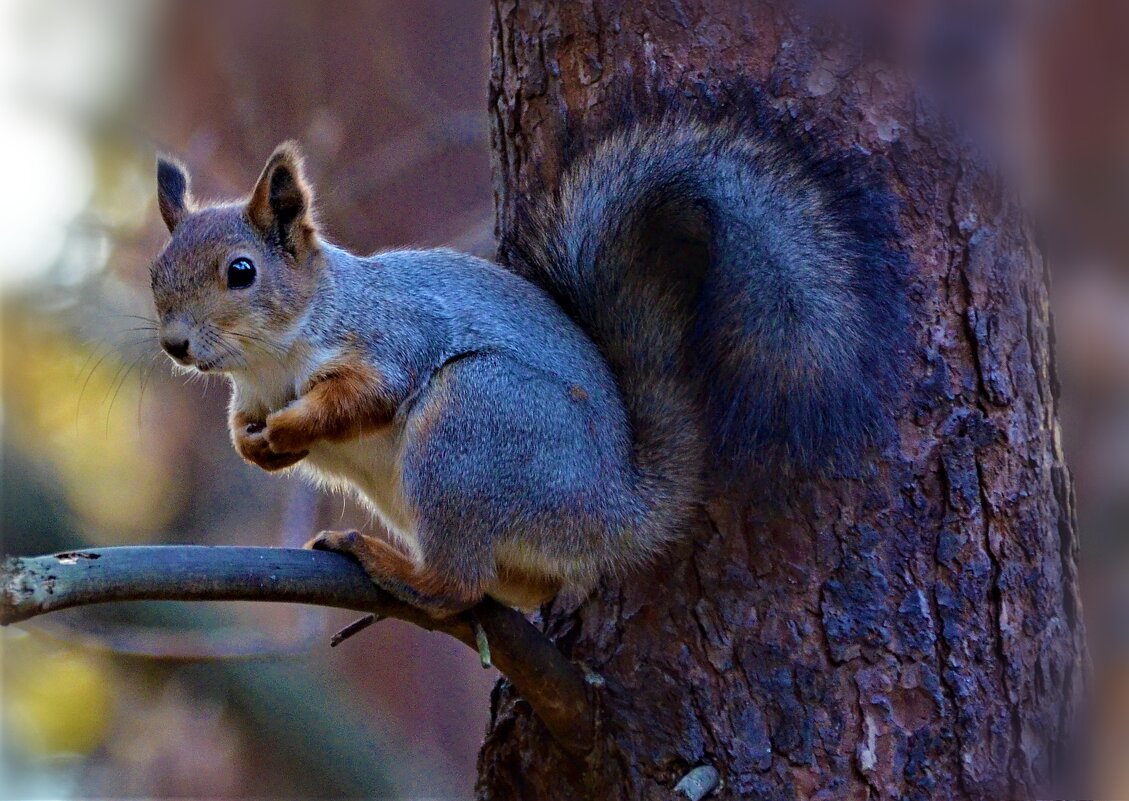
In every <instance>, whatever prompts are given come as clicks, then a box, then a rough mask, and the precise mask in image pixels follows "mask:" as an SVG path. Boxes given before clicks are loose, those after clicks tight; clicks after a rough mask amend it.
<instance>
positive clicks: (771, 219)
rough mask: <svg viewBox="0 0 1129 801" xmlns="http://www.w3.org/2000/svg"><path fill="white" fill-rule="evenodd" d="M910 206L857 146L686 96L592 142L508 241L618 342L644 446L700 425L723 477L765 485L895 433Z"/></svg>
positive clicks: (519, 263)
mask: <svg viewBox="0 0 1129 801" xmlns="http://www.w3.org/2000/svg"><path fill="white" fill-rule="evenodd" d="M894 212H895V204H894V201H893V199H892V196H891V195H890V194H889V193H888V192H887V191H885V190H884V189H882V188H881V185H880V183H879V182H878V181H877V180H875V179H874V178H871V177H869V176H868V174H867V171H866V170H865V169H861V165H859V164H855V163H851V162H850V161H848V160H844V159H835V158H826V157H825V158H820V157H816V156H813V155H811V154H810V153H808V152H806V151H805V150H804V149H803V147H801V146H797V144H796V143H781V142H780V141H779V140H777V139H772V140H769V139H768V138H767V137H766V136H764V135H762V134H758V133H756V132H755V131H753V130H750V129H749V128H748V127H747V126H745V125H744V124H742V123H741V122H740V121H734V120H729V121H726V120H722V121H720V122H715V121H709V122H706V121H702V120H700V119H698V118H696V117H695V116H693V115H691V114H687V113H681V112H680V113H668V114H667V115H665V116H664V117H662V118H660V119H659V120H657V121H652V122H649V123H645V124H643V123H641V124H636V125H634V126H633V127H630V128H628V129H626V130H623V131H620V132H619V133H616V134H613V135H611V136H610V137H607V138H606V139H604V140H603V141H602V142H601V143H600V144H599V145H598V146H597V147H596V148H595V149H594V150H592V151H590V152H589V153H587V154H586V155H582V156H581V157H580V158H579V159H577V160H575V161H574V162H573V163H572V164H571V165H570V166H569V167H568V168H567V169H566V171H565V174H564V177H563V178H562V180H561V183H560V187H559V190H558V191H557V192H556V193H555V194H553V195H551V196H548V197H545V198H542V199H540V200H538V201H535V202H534V203H532V204H531V205H529V206H527V207H524V208H519V217H518V224H517V225H515V230H514V232H513V234H512V235H511V236H510V238H509V239H507V240H506V241H504V242H503V243H502V252H503V254H506V255H507V256H508V258H509V260H510V261H511V262H513V263H514V265H515V267H516V268H517V269H518V270H519V271H520V272H522V273H523V274H525V275H526V276H527V277H529V278H530V279H532V280H534V281H536V282H537V283H539V284H540V285H541V286H542V287H544V288H545V289H546V290H547V291H549V292H550V294H552V295H553V296H554V297H555V298H556V299H557V301H558V302H559V303H560V304H561V305H562V306H563V307H564V309H565V310H566V311H567V312H568V313H569V314H570V315H572V316H573V318H574V319H575V320H576V321H577V322H578V323H579V324H580V326H581V327H583V328H584V329H585V330H586V331H588V332H589V334H590V335H591V336H592V337H593V338H594V339H595V340H596V342H597V344H598V345H599V346H600V348H601V349H602V351H603V353H604V355H605V357H606V358H607V360H608V361H609V363H610V364H611V366H612V370H613V372H614V373H615V374H616V376H617V377H618V380H619V383H620V389H621V392H622V393H623V395H624V398H625V402H626V405H627V408H628V413H629V416H630V419H631V421H632V425H633V428H634V431H635V436H636V441H637V442H636V447H637V458H638V459H639V461H640V462H641V463H642V464H646V463H647V462H649V461H652V460H653V459H654V458H655V456H656V454H661V453H665V454H667V455H668V457H669V455H670V454H671V452H672V451H671V445H677V446H679V447H682V446H684V442H683V440H684V439H685V437H686V434H685V432H686V430H687V429H688V428H694V427H695V426H698V425H700V426H701V427H702V429H703V431H704V434H705V437H706V442H707V444H708V447H709V453H708V458H709V463H710V464H716V465H717V469H714V470H711V471H710V473H711V476H710V480H711V482H714V483H720V484H733V483H736V484H740V485H747V486H752V485H753V484H763V483H764V482H765V481H766V480H769V481H771V480H772V478H773V477H784V476H792V475H796V474H810V473H821V472H825V471H827V470H831V469H843V468H849V467H850V466H851V465H852V464H854V463H855V462H856V461H857V458H858V455H859V453H860V451H861V450H863V449H864V448H866V447H867V446H869V445H873V444H875V443H880V442H882V441H884V440H885V439H886V438H887V436H888V435H889V434H890V432H891V430H892V420H893V410H892V406H893V403H894V398H895V395H896V393H897V383H898V372H899V371H898V364H899V361H900V360H899V358H898V356H897V351H898V347H899V337H900V336H901V332H902V331H903V330H904V322H905V310H904V299H903V298H904V291H903V288H902V275H901V273H902V267H903V264H904V257H903V256H902V254H900V253H899V252H898V251H897V250H896V249H895V247H894V239H895V236H896V230H897V229H896V223H895V218H894V216H895V215H894ZM678 458H681V457H678Z"/></svg>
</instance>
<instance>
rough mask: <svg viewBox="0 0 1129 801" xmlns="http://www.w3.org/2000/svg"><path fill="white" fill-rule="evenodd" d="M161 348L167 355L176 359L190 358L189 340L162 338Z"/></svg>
mask: <svg viewBox="0 0 1129 801" xmlns="http://www.w3.org/2000/svg"><path fill="white" fill-rule="evenodd" d="M161 347H162V348H164V349H165V353H167V354H168V355H169V356H172V357H173V358H174V359H183V358H185V357H187V356H188V340H187V339H169V338H166V337H161Z"/></svg>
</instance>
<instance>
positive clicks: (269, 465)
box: [235, 423, 309, 472]
mask: <svg viewBox="0 0 1129 801" xmlns="http://www.w3.org/2000/svg"><path fill="white" fill-rule="evenodd" d="M252 429H256V430H252ZM265 430H266V426H265V425H263V424H262V423H250V424H248V425H247V426H246V427H245V428H244V430H243V432H242V433H241V434H240V435H239V436H238V437H237V438H236V442H235V449H236V450H237V451H239V455H240V456H242V457H243V458H244V459H246V460H247V461H248V462H251V464H254V465H258V466H259V467H261V468H263V469H264V470H267V471H270V472H274V471H275V470H285V469H286V468H287V467H292V466H293V465H295V464H297V463H298V462H300V461H302V460H303V459H305V458H306V456H307V455H309V451H297V452H294V453H279V452H277V451H275V450H273V449H272V448H271V446H270V443H269V442H267V439H266V437H265V436H264V435H263V432H264V431H265Z"/></svg>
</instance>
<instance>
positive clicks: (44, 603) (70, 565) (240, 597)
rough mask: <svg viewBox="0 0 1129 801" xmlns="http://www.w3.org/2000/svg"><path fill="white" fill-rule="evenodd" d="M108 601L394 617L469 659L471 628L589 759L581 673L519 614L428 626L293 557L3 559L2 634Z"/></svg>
mask: <svg viewBox="0 0 1129 801" xmlns="http://www.w3.org/2000/svg"><path fill="white" fill-rule="evenodd" d="M108 601H274V602H279V601H281V602H287V603H304V604H317V605H319V606H332V607H337V608H339V609H353V610H356V611H359V612H369V613H372V614H375V615H378V616H382V617H394V618H398V619H400V620H405V621H407V622H409V623H414V624H415V625H417V626H420V627H421V628H424V629H428V630H430V631H440V632H443V633H444V634H448V635H450V636H452V637H454V638H455V639H457V640H459V641H460V642H462V643H464V644H465V645H467V646H469V647H470V648H472V649H473V650H475V651H476V652H480V651H481V648H480V645H481V643H480V642H479V639H480V638H476V636H475V632H474V630H473V629H472V626H471V624H470V622H469V621H470V619H471V616H473V618H474V619H476V620H477V622H478V624H479V625H480V626H481V628H482V631H483V632H484V633H485V635H486V639H487V640H488V642H489V647H490V653H491V654H492V657H493V662H494V665H495V666H496V667H497V668H498V670H500V671H501V672H502V673H503V674H504V675H505V676H506V677H507V678H509V680H510V681H511V682H513V685H514V687H515V688H516V689H517V691H518V692H519V693H521V695H522V696H523V697H524V698H525V699H526V700H527V701H528V702H529V704H530V706H532V707H533V709H534V710H535V711H536V712H537V714H538V716H539V717H540V718H541V720H542V722H544V724H545V726H546V728H547V729H548V730H549V732H550V733H551V734H552V735H553V737H554V739H556V741H557V742H558V743H559V744H560V745H561V747H562V748H564V749H565V750H566V751H568V752H569V753H572V754H574V755H577V756H583V755H585V754H587V753H588V752H589V751H590V750H591V749H592V747H593V744H594V737H595V714H594V704H593V703H592V699H591V698H590V696H589V689H588V684H587V683H586V682H585V680H584V675H583V672H582V671H581V670H580V668H578V667H577V666H576V665H574V664H572V663H571V662H569V661H568V660H567V659H565V657H564V656H563V655H562V654H561V652H560V651H559V650H557V648H556V646H555V645H553V643H552V642H550V641H549V640H548V639H547V638H546V637H545V636H544V635H543V634H542V633H541V632H539V631H538V630H537V629H536V628H534V626H533V625H532V624H531V623H530V622H529V621H528V620H526V619H525V618H524V617H523V616H522V615H521V614H520V613H519V612H517V611H515V610H513V609H510V608H508V607H504V606H502V605H500V604H498V603H496V602H494V601H492V600H489V599H487V600H486V601H484V602H482V603H480V604H479V605H478V606H476V607H475V608H474V609H473V610H472V611H471V612H470V613H468V614H467V615H462V616H456V617H452V618H448V619H446V620H434V619H432V618H431V617H429V616H428V615H427V614H425V613H424V612H422V611H421V610H419V609H417V608H415V607H414V606H411V605H409V604H406V603H404V602H402V601H400V600H398V599H397V598H395V597H393V596H392V595H390V594H388V593H386V592H384V591H383V590H381V589H380V588H379V587H377V586H376V585H375V584H373V583H372V581H371V580H370V579H369V577H368V576H367V575H366V574H365V572H364V571H363V570H362V569H361V568H360V566H359V565H357V564H356V563H355V562H353V561H352V560H350V559H348V558H346V557H344V556H342V555H340V554H335V553H330V552H328V551H312V550H304V549H298V548H249V547H208V546H201V545H160V546H139V547H120V548H95V549H90V550H85V551H72V552H69V553H60V554H55V555H52V556H37V557H9V558H7V559H5V560H4V565H3V568H2V570H0V625H8V624H10V623H18V622H20V621H22V620H28V619H30V618H33V617H36V616H38V615H42V614H45V613H47V612H53V611H56V610H59V609H67V608H70V607H75V606H85V605H89V604H97V603H105V602H108Z"/></svg>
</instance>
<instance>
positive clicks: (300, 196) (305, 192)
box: [247, 142, 316, 253]
mask: <svg viewBox="0 0 1129 801" xmlns="http://www.w3.org/2000/svg"><path fill="white" fill-rule="evenodd" d="M302 164H303V160H302V151H301V150H300V149H299V148H298V145H297V143H295V142H283V143H282V144H281V145H279V146H278V147H277V148H275V151H274V153H272V154H271V157H270V158H269V159H267V164H266V166H265V167H263V172H262V175H260V176H259V180H258V183H256V184H255V188H254V189H253V190H252V191H251V199H250V200H249V201H247V217H248V219H250V221H251V224H252V225H254V226H255V227H256V228H258V229H259V230H260V231H261V232H262V233H263V234H264V235H266V236H267V237H270V238H275V239H277V240H278V243H279V244H280V245H282V247H284V248H286V249H287V250H289V251H291V252H292V253H295V252H297V251H298V250H299V249H301V248H303V247H305V246H307V245H308V244H310V241H311V239H312V238H313V236H314V234H315V233H316V228H315V226H314V222H313V209H312V206H313V191H312V190H311V189H310V185H309V184H308V183H307V182H306V177H305V174H304V172H303V169H302Z"/></svg>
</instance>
